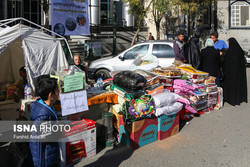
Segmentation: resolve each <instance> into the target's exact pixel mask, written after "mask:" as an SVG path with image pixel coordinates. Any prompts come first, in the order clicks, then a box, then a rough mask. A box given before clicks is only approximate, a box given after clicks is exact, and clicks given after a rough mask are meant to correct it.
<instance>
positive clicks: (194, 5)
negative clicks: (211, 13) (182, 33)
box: [173, 0, 211, 35]
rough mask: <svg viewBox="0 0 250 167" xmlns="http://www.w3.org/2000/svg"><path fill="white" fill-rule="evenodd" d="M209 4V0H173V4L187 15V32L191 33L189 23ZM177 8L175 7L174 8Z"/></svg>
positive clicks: (191, 23)
mask: <svg viewBox="0 0 250 167" xmlns="http://www.w3.org/2000/svg"><path fill="white" fill-rule="evenodd" d="M210 4H211V0H174V1H173V5H175V6H178V7H179V9H181V11H182V13H183V14H186V15H187V16H188V19H187V21H188V34H189V35H190V33H191V25H193V23H194V22H195V19H197V16H200V15H201V14H202V13H204V12H205V11H206V10H207V7H208V6H209V5H210ZM176 9H177V8H176Z"/></svg>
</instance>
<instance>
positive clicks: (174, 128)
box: [157, 112, 180, 140]
mask: <svg viewBox="0 0 250 167" xmlns="http://www.w3.org/2000/svg"><path fill="white" fill-rule="evenodd" d="M179 117H180V114H179V112H178V113H177V114H173V115H162V116H160V117H158V132H157V133H158V137H157V139H158V140H163V139H166V138H168V137H170V136H173V135H175V134H177V133H178V132H179Z"/></svg>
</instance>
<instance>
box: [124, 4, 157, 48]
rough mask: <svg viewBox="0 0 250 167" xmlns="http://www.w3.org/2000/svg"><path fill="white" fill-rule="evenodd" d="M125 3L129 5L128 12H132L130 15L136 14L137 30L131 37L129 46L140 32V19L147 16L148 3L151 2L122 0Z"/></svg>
mask: <svg viewBox="0 0 250 167" xmlns="http://www.w3.org/2000/svg"><path fill="white" fill-rule="evenodd" d="M123 1H124V2H125V3H127V4H128V5H129V8H130V10H129V12H130V13H132V15H134V16H137V31H136V33H135V35H134V37H133V40H132V42H131V46H133V45H134V43H135V39H136V37H137V35H138V33H139V32H140V29H141V26H142V21H143V20H144V18H146V17H147V13H148V12H149V11H150V10H149V9H150V5H151V3H152V0H151V1H150V2H149V3H148V4H146V3H145V2H146V1H147V0H123Z"/></svg>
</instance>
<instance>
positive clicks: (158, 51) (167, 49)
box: [152, 44, 174, 58]
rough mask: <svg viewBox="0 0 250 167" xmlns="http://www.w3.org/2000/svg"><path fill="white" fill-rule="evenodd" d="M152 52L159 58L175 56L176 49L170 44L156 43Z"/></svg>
mask: <svg viewBox="0 0 250 167" xmlns="http://www.w3.org/2000/svg"><path fill="white" fill-rule="evenodd" d="M152 54H153V55H154V56H156V57H157V58H173V57H174V49H173V48H172V47H171V46H170V45H168V44H154V45H153V52H152Z"/></svg>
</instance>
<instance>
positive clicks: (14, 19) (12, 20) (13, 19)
mask: <svg viewBox="0 0 250 167" xmlns="http://www.w3.org/2000/svg"><path fill="white" fill-rule="evenodd" d="M9 20H10V21H9ZM17 20H23V21H26V22H28V23H30V24H33V25H35V26H37V27H39V28H41V29H42V30H46V31H48V32H50V33H52V34H55V35H57V36H59V37H61V38H58V39H63V40H64V41H65V43H66V45H67V47H68V50H69V54H70V56H71V58H72V59H73V56H72V53H71V50H70V47H69V44H68V41H67V40H66V38H64V37H63V36H61V35H60V34H58V33H56V32H54V31H51V30H49V29H47V28H45V27H43V26H40V25H39V24H36V23H33V22H31V21H29V20H27V19H25V18H22V17H19V18H12V19H6V20H1V21H0V23H1V22H6V21H9V22H7V23H2V24H1V25H3V26H4V25H6V26H7V24H9V23H12V22H14V21H17Z"/></svg>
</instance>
